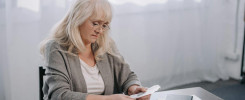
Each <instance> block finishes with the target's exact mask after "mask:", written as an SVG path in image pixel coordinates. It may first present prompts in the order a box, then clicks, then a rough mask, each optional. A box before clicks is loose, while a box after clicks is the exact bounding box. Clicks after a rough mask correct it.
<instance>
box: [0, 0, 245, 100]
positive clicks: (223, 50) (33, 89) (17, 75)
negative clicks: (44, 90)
mask: <svg viewBox="0 0 245 100" xmlns="http://www.w3.org/2000/svg"><path fill="white" fill-rule="evenodd" d="M72 1H73V0H0V13H1V14H0V25H1V26H0V29H1V30H0V32H1V37H0V44H1V49H0V54H1V57H0V62H1V68H0V94H1V95H0V96H1V97H0V99H1V100H2V98H3V100H4V99H6V100H36V99H38V68H37V67H38V66H39V65H42V63H43V62H42V59H41V56H40V55H39V49H38V44H39V43H40V41H41V40H43V39H44V38H45V37H47V35H48V34H49V31H50V29H51V28H52V26H53V25H54V24H55V23H56V22H57V21H59V20H60V19H61V18H62V17H63V16H64V14H65V13H66V11H67V10H68V8H69V6H70V5H71V3H72ZM109 1H110V2H111V3H112V6H113V10H114V16H113V20H112V23H111V33H110V35H111V36H112V37H113V39H114V40H115V41H116V43H117V46H118V48H119V50H120V52H121V53H122V55H123V56H124V58H125V59H126V61H127V62H128V63H129V64H130V65H131V69H132V70H134V71H135V72H136V74H137V75H138V76H139V78H140V80H141V81H142V83H143V85H144V86H147V87H150V86H151V85H154V84H159V85H161V86H162V89H167V88H170V87H173V86H177V85H181V84H186V83H191V82H199V81H211V82H215V81H217V80H219V79H224V80H225V79H228V78H229V77H232V78H235V79H239V78H240V77H239V74H240V73H239V72H240V57H241V56H239V55H240V54H241V44H242V37H243V22H242V21H243V14H244V0H109ZM238 2H239V3H238ZM237 4H239V8H237V6H238V5H237Z"/></svg>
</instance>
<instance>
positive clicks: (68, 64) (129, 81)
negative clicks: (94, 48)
mask: <svg viewBox="0 0 245 100" xmlns="http://www.w3.org/2000/svg"><path fill="white" fill-rule="evenodd" d="M101 57H102V59H101V60H99V61H96V65H97V66H98V69H99V71H100V73H101V76H102V79H103V81H104V84H105V90H104V93H103V95H110V94H116V93H122V92H124V93H126V94H127V90H128V88H129V86H131V85H133V84H137V85H140V82H139V80H138V78H137V76H136V75H135V74H134V72H133V71H131V70H130V68H129V65H128V64H127V63H124V61H123V60H120V59H119V58H118V57H115V56H113V55H110V54H108V53H106V54H104V55H103V56H101ZM45 67H46V72H45V73H46V78H45V82H44V86H43V92H44V99H45V100H86V97H87V95H88V94H87V87H86V83H85V79H84V76H83V74H82V70H81V66H80V62H79V57H78V56H74V55H71V54H68V53H65V52H63V51H62V50H61V49H60V45H59V44H58V43H56V42H54V41H50V42H49V43H47V44H46V48H45Z"/></svg>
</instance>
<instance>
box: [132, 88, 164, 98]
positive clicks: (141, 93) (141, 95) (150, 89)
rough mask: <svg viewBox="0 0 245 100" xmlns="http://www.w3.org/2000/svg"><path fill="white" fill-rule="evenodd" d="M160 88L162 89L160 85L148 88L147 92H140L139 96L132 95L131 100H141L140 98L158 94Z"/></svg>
mask: <svg viewBox="0 0 245 100" xmlns="http://www.w3.org/2000/svg"><path fill="white" fill-rule="evenodd" d="M160 88H161V87H160V86H159V85H154V86H152V87H150V88H148V89H147V91H146V92H140V93H138V94H134V95H131V96H130V97H131V98H140V97H143V96H146V95H149V94H152V93H154V92H156V91H157V90H159V89H160Z"/></svg>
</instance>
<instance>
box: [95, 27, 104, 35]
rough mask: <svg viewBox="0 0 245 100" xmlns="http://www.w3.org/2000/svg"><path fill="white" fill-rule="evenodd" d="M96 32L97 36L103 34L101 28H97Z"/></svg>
mask: <svg viewBox="0 0 245 100" xmlns="http://www.w3.org/2000/svg"><path fill="white" fill-rule="evenodd" d="M95 32H96V33H97V34H101V33H103V29H102V28H101V27H99V28H97V29H96V30H95Z"/></svg>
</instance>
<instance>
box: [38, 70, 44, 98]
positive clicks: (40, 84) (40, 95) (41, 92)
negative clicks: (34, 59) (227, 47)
mask: <svg viewBox="0 0 245 100" xmlns="http://www.w3.org/2000/svg"><path fill="white" fill-rule="evenodd" d="M44 76H45V69H44V68H43V67H42V66H39V100H43V91H42V87H43V77H44Z"/></svg>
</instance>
